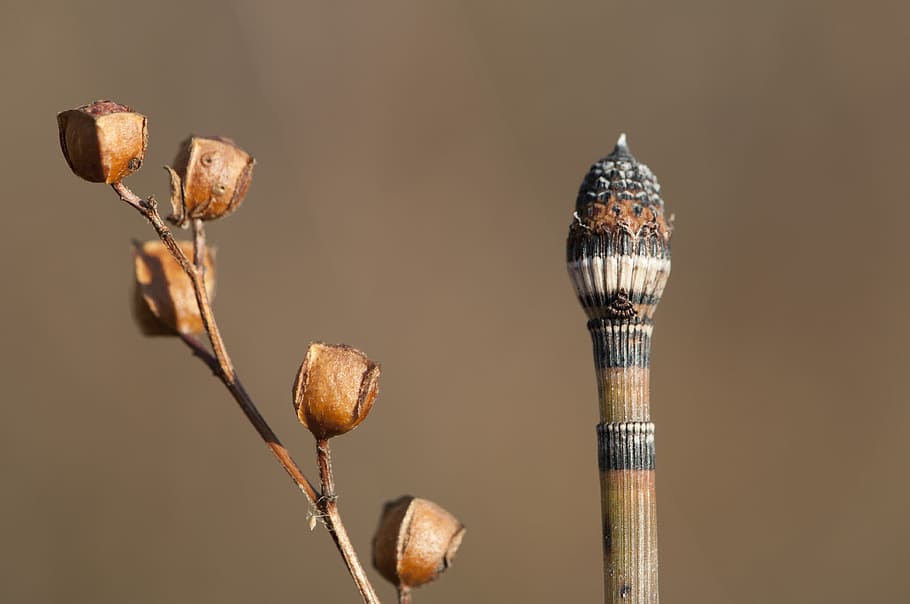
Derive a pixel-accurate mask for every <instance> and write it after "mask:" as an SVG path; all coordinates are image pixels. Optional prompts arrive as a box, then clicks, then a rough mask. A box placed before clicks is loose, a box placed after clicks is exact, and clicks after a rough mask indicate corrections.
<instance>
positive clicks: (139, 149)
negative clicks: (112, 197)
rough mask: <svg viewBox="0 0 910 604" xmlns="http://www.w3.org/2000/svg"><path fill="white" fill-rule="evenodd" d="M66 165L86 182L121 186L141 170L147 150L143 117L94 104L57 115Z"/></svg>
mask: <svg viewBox="0 0 910 604" xmlns="http://www.w3.org/2000/svg"><path fill="white" fill-rule="evenodd" d="M57 126H58V129H59V134H60V148H61V150H62V151H63V156H64V157H65V158H66V162H67V165H69V167H70V169H71V170H72V171H73V173H75V174H76V175H77V176H79V177H81V178H83V179H85V180H87V181H89V182H103V183H107V184H112V183H116V182H120V181H121V180H123V179H124V178H126V177H127V176H129V175H130V174H132V173H133V172H135V171H136V170H138V169H139V168H141V167H142V162H143V161H144V159H145V152H146V149H147V147H148V123H147V119H146V117H145V116H144V115H142V114H139V113H136V112H135V111H133V110H132V109H131V108H130V107H128V106H127V105H122V104H120V103H117V102H115V101H107V100H104V101H95V102H94V103H89V104H87V105H82V106H81V107H77V108H75V109H70V110H68V111H63V112H61V113H59V114H57Z"/></svg>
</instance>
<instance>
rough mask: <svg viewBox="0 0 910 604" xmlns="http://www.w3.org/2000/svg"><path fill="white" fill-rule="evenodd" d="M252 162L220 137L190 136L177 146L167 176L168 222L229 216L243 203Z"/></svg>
mask: <svg viewBox="0 0 910 604" xmlns="http://www.w3.org/2000/svg"><path fill="white" fill-rule="evenodd" d="M255 163H256V160H255V159H253V157H252V156H251V155H250V154H249V153H247V152H246V151H244V150H243V149H241V148H240V147H238V146H237V145H236V144H234V141H232V140H231V139H228V138H221V137H202V136H191V137H189V138H188V139H186V140H185V141H183V143H182V144H181V145H180V150H179V151H178V152H177V157H176V158H175V159H174V167H173V168H168V170H169V172H170V174H171V206H172V208H173V215H172V216H171V220H172V221H173V222H175V223H176V224H178V225H180V226H186V224H188V223H189V221H190V220H193V219H197V218H198V219H201V220H214V219H215V218H221V217H222V216H227V215H229V214H231V213H233V212H234V211H235V210H236V209H237V208H238V207H240V204H241V203H242V202H243V199H244V197H245V196H246V192H247V190H248V189H249V187H250V181H251V180H252V178H253V166H254V165H255Z"/></svg>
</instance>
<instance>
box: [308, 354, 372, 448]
mask: <svg viewBox="0 0 910 604" xmlns="http://www.w3.org/2000/svg"><path fill="white" fill-rule="evenodd" d="M380 371H381V369H380V366H379V364H377V363H375V362H373V361H371V360H370V359H369V357H367V356H366V355H365V354H364V353H362V352H360V351H359V350H357V349H356V348H353V347H351V346H347V345H344V344H341V345H330V344H324V343H322V342H314V343H313V344H310V346H309V348H308V349H307V353H306V356H305V357H304V360H303V363H302V364H301V365H300V370H299V371H298V372H297V379H296V380H295V381H294V388H293V397H294V410H295V411H296V413H297V418H298V419H299V420H300V422H301V423H302V424H303V425H304V426H306V427H307V429H308V430H309V431H310V432H312V433H313V436H314V437H315V438H316V439H317V440H322V439H326V438H332V437H334V436H339V435H341V434H344V433H345V432H349V431H351V430H353V429H354V428H356V427H357V426H359V425H360V423H361V422H363V420H364V419H366V417H367V415H369V413H370V410H371V409H372V408H373V402H374V401H375V399H376V395H377V394H378V392H379V375H380Z"/></svg>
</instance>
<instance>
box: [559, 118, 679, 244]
mask: <svg viewBox="0 0 910 604" xmlns="http://www.w3.org/2000/svg"><path fill="white" fill-rule="evenodd" d="M605 231H606V232H613V233H619V232H622V231H624V232H627V233H629V234H631V235H633V236H639V235H651V234H653V235H657V236H658V237H659V238H660V239H662V240H663V242H664V245H667V244H669V241H670V235H671V232H672V225H671V224H670V221H669V220H668V218H667V216H666V214H665V211H664V202H663V199H661V197H660V184H659V183H658V181H657V177H656V176H655V175H654V173H653V172H651V170H650V168H648V166H646V165H645V164H643V163H641V162H639V161H638V160H637V159H635V157H634V156H633V155H632V153H631V151H630V150H629V147H628V144H627V142H626V135H625V134H623V135H621V136H620V137H619V140H618V141H617V143H616V146H615V147H614V148H613V151H612V152H611V153H610V154H609V155H607V156H606V157H604V158H603V159H601V160H599V161H597V162H595V163H594V164H593V165H592V166H591V169H590V170H589V171H588V173H587V174H586V175H585V178H584V180H583V181H582V183H581V187H580V188H579V191H578V197H577V199H576V202H575V220H574V221H573V223H572V225H571V227H570V231H569V237H570V238H572V237H583V236H584V235H585V233H586V232H592V233H602V232H605Z"/></svg>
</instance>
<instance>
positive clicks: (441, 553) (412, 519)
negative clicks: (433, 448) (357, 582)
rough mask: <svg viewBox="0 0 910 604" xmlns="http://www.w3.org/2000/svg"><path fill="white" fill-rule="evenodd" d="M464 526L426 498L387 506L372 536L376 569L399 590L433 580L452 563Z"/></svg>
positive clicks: (397, 502) (409, 498)
mask: <svg viewBox="0 0 910 604" xmlns="http://www.w3.org/2000/svg"><path fill="white" fill-rule="evenodd" d="M464 533H465V527H464V525H463V524H461V522H459V521H458V519H457V518H455V517H454V516H452V514H450V513H449V512H447V511H446V510H445V509H443V508H442V507H440V506H439V505H437V504H435V503H433V502H432V501H429V500H427V499H420V498H419V497H411V496H410V495H405V496H403V497H400V498H399V499H396V500H395V501H390V502H388V503H386V504H385V506H384V507H383V510H382V516H381V517H380V519H379V527H378V528H377V529H376V534H375V535H374V536H373V566H374V567H375V568H376V570H378V571H379V572H380V573H381V574H382V576H383V577H385V578H386V579H387V580H388V581H390V582H391V583H393V584H394V585H395V586H396V587H398V588H399V589H401V588H411V587H419V586H420V585H423V584H425V583H429V582H430V581H433V580H434V579H436V578H437V577H439V575H440V574H441V573H442V572H443V571H444V570H445V569H447V568H448V567H449V566H451V564H452V560H453V559H454V558H455V553H456V552H457V551H458V546H459V545H461V540H462V538H463V537H464Z"/></svg>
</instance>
